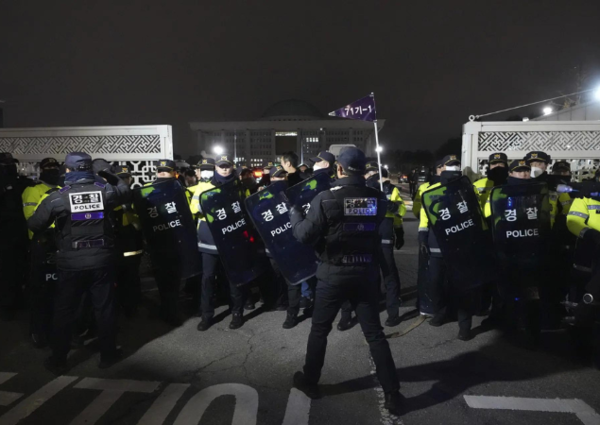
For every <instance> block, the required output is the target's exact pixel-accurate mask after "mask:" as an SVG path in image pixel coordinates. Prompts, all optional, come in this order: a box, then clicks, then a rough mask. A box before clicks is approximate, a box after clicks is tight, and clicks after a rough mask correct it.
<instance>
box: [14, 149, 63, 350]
mask: <svg viewBox="0 0 600 425" xmlns="http://www.w3.org/2000/svg"><path fill="white" fill-rule="evenodd" d="M39 168H40V176H39V180H38V182H37V183H36V184H35V186H31V187H28V188H27V189H25V191H24V192H23V196H22V198H23V214H24V216H25V219H29V217H31V216H32V215H33V213H34V212H35V210H36V208H37V207H38V205H39V204H40V202H41V201H42V200H43V199H44V198H45V197H46V196H47V195H49V194H50V193H51V192H53V191H55V190H58V186H57V184H58V180H59V178H60V164H59V163H58V161H57V160H56V159H54V158H44V159H43V160H42V161H41V162H40V167H39ZM29 238H30V239H33V232H32V231H31V230H29ZM55 251H56V244H55V242H54V231H53V229H48V230H47V231H45V232H42V233H40V234H39V235H38V236H37V237H36V239H33V240H32V241H31V250H30V265H31V267H30V276H29V300H30V304H31V305H30V325H29V326H30V330H29V334H30V336H31V341H32V342H33V344H34V345H35V346H36V347H38V348H41V347H44V346H46V344H47V341H48V337H49V336H50V330H51V326H50V324H51V322H52V297H53V295H54V289H55V288H54V285H55V283H56V282H57V281H58V275H57V273H56V262H55V255H54V252H55Z"/></svg>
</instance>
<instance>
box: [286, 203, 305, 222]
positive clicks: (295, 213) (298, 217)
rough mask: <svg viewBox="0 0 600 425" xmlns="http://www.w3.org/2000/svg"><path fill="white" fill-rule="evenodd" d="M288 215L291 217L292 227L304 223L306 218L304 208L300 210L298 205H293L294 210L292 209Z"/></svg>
mask: <svg viewBox="0 0 600 425" xmlns="http://www.w3.org/2000/svg"><path fill="white" fill-rule="evenodd" d="M288 214H289V215H290V222H291V223H292V226H293V225H294V224H295V223H297V222H299V221H302V219H303V218H304V214H303V213H302V208H300V207H299V206H297V205H292V208H290V212H289V213H288Z"/></svg>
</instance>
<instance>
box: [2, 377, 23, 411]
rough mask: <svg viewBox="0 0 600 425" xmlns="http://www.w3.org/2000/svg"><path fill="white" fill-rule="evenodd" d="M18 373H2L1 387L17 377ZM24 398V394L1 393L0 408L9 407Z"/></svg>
mask: <svg viewBox="0 0 600 425" xmlns="http://www.w3.org/2000/svg"><path fill="white" fill-rule="evenodd" d="M16 375H17V374H16V373H11V372H0V385H2V384H4V383H5V382H6V381H8V380H9V379H10V378H12V377H14V376H16ZM21 397H23V393H13V392H11V391H0V406H8V405H10V404H11V403H12V402H14V401H16V400H18V399H20V398H21Z"/></svg>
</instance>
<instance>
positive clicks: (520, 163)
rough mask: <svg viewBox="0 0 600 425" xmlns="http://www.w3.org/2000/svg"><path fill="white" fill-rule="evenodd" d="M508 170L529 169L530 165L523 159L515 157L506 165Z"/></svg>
mask: <svg viewBox="0 0 600 425" xmlns="http://www.w3.org/2000/svg"><path fill="white" fill-rule="evenodd" d="M508 168H509V170H510V172H511V173H512V172H513V171H526V170H531V167H530V166H529V164H528V163H527V161H525V160H524V159H515V160H514V161H513V162H511V163H510V166H509V167H508Z"/></svg>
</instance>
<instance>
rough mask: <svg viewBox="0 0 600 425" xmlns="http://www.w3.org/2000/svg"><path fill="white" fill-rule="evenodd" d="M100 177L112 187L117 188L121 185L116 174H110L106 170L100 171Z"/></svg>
mask: <svg viewBox="0 0 600 425" xmlns="http://www.w3.org/2000/svg"><path fill="white" fill-rule="evenodd" d="M98 175H99V176H100V177H102V178H103V179H104V180H106V181H107V182H108V184H110V185H112V186H116V185H118V184H119V178H118V177H117V176H115V175H114V174H111V173H109V172H108V171H106V170H101V171H98Z"/></svg>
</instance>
